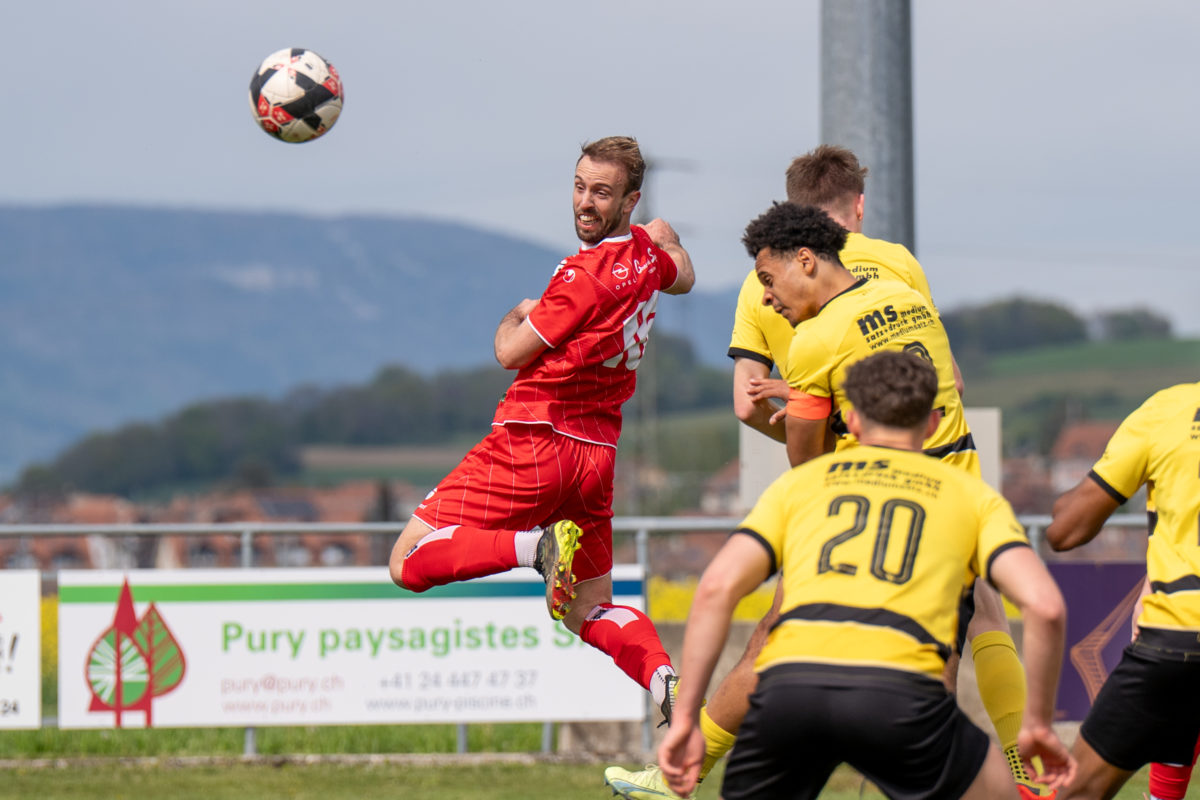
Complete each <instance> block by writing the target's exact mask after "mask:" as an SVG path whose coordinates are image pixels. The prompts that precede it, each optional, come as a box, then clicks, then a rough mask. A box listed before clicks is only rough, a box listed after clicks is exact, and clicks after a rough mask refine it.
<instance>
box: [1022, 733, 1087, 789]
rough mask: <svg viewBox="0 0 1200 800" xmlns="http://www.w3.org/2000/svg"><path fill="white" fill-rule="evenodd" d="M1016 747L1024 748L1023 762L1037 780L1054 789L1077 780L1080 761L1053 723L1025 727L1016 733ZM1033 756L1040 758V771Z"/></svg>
mask: <svg viewBox="0 0 1200 800" xmlns="http://www.w3.org/2000/svg"><path fill="white" fill-rule="evenodd" d="M1017 748H1018V749H1019V750H1020V751H1021V761H1023V762H1024V763H1025V767H1026V769H1027V770H1028V771H1029V774H1030V775H1033V778H1034V780H1036V781H1037V782H1038V783H1044V784H1046V785H1047V786H1049V787H1050V788H1051V789H1060V788H1062V787H1063V786H1066V785H1067V784H1068V783H1070V782H1071V781H1072V780H1074V779H1075V770H1076V768H1077V767H1078V764H1076V762H1075V759H1074V758H1073V757H1072V756H1071V753H1070V751H1068V750H1067V746H1066V745H1064V744H1063V743H1062V742H1061V741H1060V740H1059V738H1058V736H1056V735H1055V733H1054V731H1053V730H1052V729H1051V728H1050V726H1048V725H1042V724H1035V725H1029V726H1027V727H1022V728H1021V732H1020V733H1019V734H1017ZM1034 756H1037V757H1038V758H1040V759H1041V762H1042V770H1041V771H1040V772H1039V771H1038V770H1037V769H1036V768H1035V767H1034V765H1033V763H1032V759H1033V757H1034Z"/></svg>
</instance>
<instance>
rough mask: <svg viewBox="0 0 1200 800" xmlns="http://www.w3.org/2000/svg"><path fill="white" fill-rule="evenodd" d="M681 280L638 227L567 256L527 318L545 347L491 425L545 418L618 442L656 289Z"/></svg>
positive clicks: (575, 434) (585, 436)
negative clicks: (623, 409)
mask: <svg viewBox="0 0 1200 800" xmlns="http://www.w3.org/2000/svg"><path fill="white" fill-rule="evenodd" d="M677 277H678V270H677V268H676V266H675V262H674V261H672V260H671V257H670V256H669V255H668V254H667V253H666V252H665V251H664V250H662V249H661V248H659V247H658V246H657V245H655V244H654V243H653V242H652V241H651V240H650V237H649V236H648V235H647V234H646V232H645V231H644V230H642V229H641V228H639V227H637V226H634V227H632V228H630V233H629V235H628V236H619V237H614V238H611V239H605V240H604V241H602V242H600V243H599V244H597V245H596V246H595V247H590V248H585V249H581V250H580V251H579V253H577V254H576V255H573V256H571V257H569V258H566V259H564V260H563V262H562V263H561V264H559V265H558V269H556V270H555V272H554V276H553V277H552V278H551V279H550V284H549V286H547V287H546V290H545V291H544V292H543V293H542V296H541V299H540V300H539V301H538V304H537V306H536V307H535V308H534V309H533V311H532V312H531V313H530V314H529V317H528V319H527V320H526V322H527V323H528V324H529V325H531V326H532V327H533V330H534V331H535V332H536V333H537V335H538V336H539V337H540V338H541V339H542V341H544V342H545V343H546V345H547V347H546V349H545V350H544V351H542V353H541V355H539V356H538V357H537V358H535V359H534V360H533V361H532V362H530V363H529V364H528V365H526V366H525V367H523V368H522V369H521V370H520V372H518V373H517V377H516V379H515V380H514V381H513V383H512V386H510V387H509V389H508V391H507V392H505V395H504V399H503V400H502V401H501V403H500V406H499V408H497V409H496V415H495V418H494V419H493V421H492V424H493V425H503V424H505V423H507V422H523V423H545V424H549V425H551V426H552V427H553V428H554V430H555V431H557V432H558V433H561V434H564V435H566V436H570V437H572V438H574V439H581V440H583V441H586V442H593V443H596V444H603V445H608V446H611V447H616V446H617V439H618V438H620V436H621V405H622V404H623V403H624V402H625V401H626V400H628V399H629V398H630V397H632V396H633V390H634V387H635V384H636V380H637V379H636V375H635V373H634V370H635V369H637V366H638V364H639V362H640V361H641V359H642V355H643V353H644V352H645V348H646V340H647V339H648V338H649V335H650V326H651V324H652V323H653V322H654V314H655V309H656V308H657V305H658V297H659V291H660V290H661V289H669V288H670V287H671V285H672V284H673V283H674V282H675V279H676V278H677Z"/></svg>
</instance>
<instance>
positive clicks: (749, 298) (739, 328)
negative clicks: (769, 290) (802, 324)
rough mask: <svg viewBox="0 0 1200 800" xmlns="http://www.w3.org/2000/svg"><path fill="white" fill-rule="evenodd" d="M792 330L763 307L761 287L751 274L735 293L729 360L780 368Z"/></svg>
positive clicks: (779, 316)
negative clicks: (746, 359)
mask: <svg viewBox="0 0 1200 800" xmlns="http://www.w3.org/2000/svg"><path fill="white" fill-rule="evenodd" d="M794 332H795V329H794V328H792V323H790V322H788V321H787V320H786V319H784V317H783V316H782V315H780V314H777V313H776V312H775V309H773V308H771V307H770V306H764V305H763V286H762V283H760V282H759V280H758V273H757V272H755V271H754V270H750V274H749V275H747V276H746V280H744V281H742V290H741V291H740V292H739V293H738V301H737V309H736V310H735V311H734V314H733V335H732V337H731V338H730V340H729V352H728V355H729V357H730V358H752V359H754V360H755V361H759V362H761V363H763V364H766V365H767V367H768V368H769V367H771V366H772V365H773V364H778V365H779V369H780V371H781V372H782V371H783V364H784V363H785V359H786V358H787V354H788V347H789V346H791V343H792V334H793V333H794Z"/></svg>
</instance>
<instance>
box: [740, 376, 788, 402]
mask: <svg viewBox="0 0 1200 800" xmlns="http://www.w3.org/2000/svg"><path fill="white" fill-rule="evenodd" d="M790 391H791V389H790V388H789V387H788V384H787V381H785V380H780V379H779V378H751V379H750V385H749V386H748V387H747V388H746V394H747V395H748V396H749V397H750V399H751V400H767V399H769V398H772V397H777V398H779V399H780V400H783V401H785V402H786V401H787V399H788V394H789V392H790Z"/></svg>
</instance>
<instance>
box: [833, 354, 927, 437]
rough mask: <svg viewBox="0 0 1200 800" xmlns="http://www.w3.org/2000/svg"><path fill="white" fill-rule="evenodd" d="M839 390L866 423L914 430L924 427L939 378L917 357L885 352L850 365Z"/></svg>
mask: <svg viewBox="0 0 1200 800" xmlns="http://www.w3.org/2000/svg"><path fill="white" fill-rule="evenodd" d="M842 389H843V390H844V391H845V392H846V397H847V398H849V400H850V403H851V405H853V406H854V408H855V410H856V411H858V413H860V414H862V415H863V416H864V417H866V418H867V419H868V420H870V421H872V422H875V423H877V424H880V425H886V426H888V427H889V428H915V427H917V426H919V425H924V424H925V420H927V419H928V418H929V414H930V412H931V411H932V410H933V401H934V398H935V397H937V390H938V376H937V371H936V370H935V369H934V368H933V365H932V364H930V363H929V362H928V361H926V360H925V359H923V358H921V357H920V356H915V355H912V354H911V353H906V352H903V351H900V350H884V351H883V352H880V353H875V354H874V355H870V356H867V357H866V358H864V359H863V360H862V361H858V362H856V363H854V364H852V365H851V366H850V369H848V370H846V380H845V381H843V382H842Z"/></svg>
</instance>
